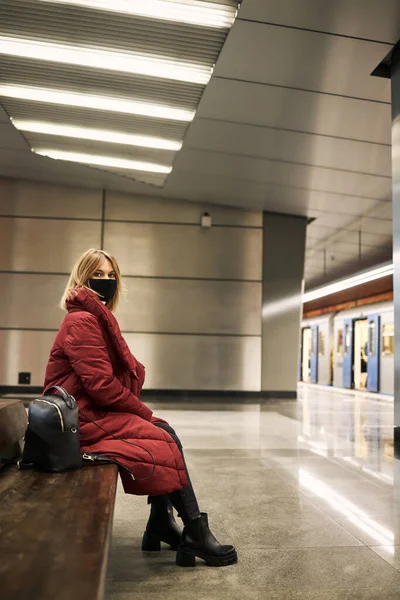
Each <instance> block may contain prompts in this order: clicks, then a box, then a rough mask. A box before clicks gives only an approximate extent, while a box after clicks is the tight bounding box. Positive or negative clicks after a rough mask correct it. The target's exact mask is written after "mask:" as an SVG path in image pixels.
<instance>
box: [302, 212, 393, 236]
mask: <svg viewBox="0 0 400 600" xmlns="http://www.w3.org/2000/svg"><path fill="white" fill-rule="evenodd" d="M392 227H393V225H392V221H384V220H378V219H367V218H365V217H360V219H359V220H358V222H357V223H356V222H353V223H349V224H347V225H345V226H343V227H342V229H343V235H346V236H347V235H349V238H351V236H352V235H353V234H357V236H358V234H359V231H361V232H362V234H363V235H365V234H373V235H377V236H383V237H386V238H391V237H392ZM336 231H337V227H336V226H335V224H334V225H332V226H330V227H329V226H326V225H321V222H320V219H317V220H316V221H313V222H312V223H310V224H309V225H308V227H307V235H312V236H313V237H314V238H321V239H325V238H326V237H327V236H329V235H332V233H334V232H336Z"/></svg>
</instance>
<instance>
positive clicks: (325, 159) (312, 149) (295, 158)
mask: <svg viewBox="0 0 400 600" xmlns="http://www.w3.org/2000/svg"><path fill="white" fill-rule="evenodd" d="M185 148H194V149H199V150H210V151H213V152H221V153H224V154H240V155H243V156H248V157H253V158H270V159H276V160H282V161H285V162H294V163H302V164H313V165H315V166H319V167H331V168H334V169H341V170H346V171H357V172H359V173H369V174H372V175H382V176H386V177H391V175H392V170H391V148H390V146H389V145H387V146H385V145H383V144H372V143H365V142H357V141H354V140H345V139H342V138H338V137H329V136H324V135H314V134H310V133H301V132H298V131H285V130H282V129H274V128H271V127H258V126H257V125H246V124H241V123H230V122H226V121H215V120H211V119H210V120H209V119H202V118H196V119H195V120H194V121H193V122H192V123H191V125H190V126H189V129H188V132H187V134H186V137H185Z"/></svg>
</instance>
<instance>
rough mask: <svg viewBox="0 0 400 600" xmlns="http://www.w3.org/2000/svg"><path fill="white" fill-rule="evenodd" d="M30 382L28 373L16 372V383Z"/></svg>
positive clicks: (26, 383)
mask: <svg viewBox="0 0 400 600" xmlns="http://www.w3.org/2000/svg"><path fill="white" fill-rule="evenodd" d="M30 382H31V374H30V373H18V383H22V384H25V385H29V384H30Z"/></svg>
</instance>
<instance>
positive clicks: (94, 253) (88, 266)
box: [60, 248, 123, 311]
mask: <svg viewBox="0 0 400 600" xmlns="http://www.w3.org/2000/svg"><path fill="white" fill-rule="evenodd" d="M104 258H106V259H107V260H109V261H110V263H111V265H112V268H113V269H114V272H115V280H116V282H117V291H116V292H115V295H114V298H112V300H109V301H107V302H106V306H107V308H109V309H110V310H111V311H114V310H116V308H117V306H118V303H119V300H120V298H121V294H122V291H123V288H122V280H121V272H120V270H119V266H118V263H117V261H116V260H115V258H114V257H113V256H111V254H109V253H108V252H105V251H104V250H96V249H95V248H90V250H86V252H85V253H84V254H82V256H81V257H80V258H78V260H77V261H76V263H75V265H74V268H73V269H72V273H71V275H70V277H69V280H68V283H67V287H66V288H65V291H64V294H63V296H62V298H61V302H60V308H63V309H64V310H66V308H67V306H66V303H67V300H70V299H71V298H73V297H74V295H75V294H76V290H78V289H79V288H86V289H89V290H91V291H92V292H93V293H94V294H97V292H95V291H94V290H92V289H91V288H90V287H89V286H88V282H89V279H91V277H93V275H94V274H95V273H96V271H97V269H98V268H99V265H100V263H101V262H102V260H103V259H104ZM97 296H99V294H97Z"/></svg>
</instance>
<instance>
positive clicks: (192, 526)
mask: <svg viewBox="0 0 400 600" xmlns="http://www.w3.org/2000/svg"><path fill="white" fill-rule="evenodd" d="M196 556H197V557H198V558H201V559H202V560H204V561H205V563H206V565H208V566H209V567H227V566H228V565H233V564H235V563H236V562H237V559H238V557H237V552H236V550H235V548H234V547H233V546H222V545H221V544H220V543H219V542H218V540H217V539H216V538H215V537H214V536H213V534H212V533H211V531H210V529H209V526H208V518H207V514H206V513H201V514H200V517H198V518H197V519H194V520H193V521H190V522H189V523H188V524H187V525H185V528H184V530H183V533H182V542H181V544H180V546H179V548H178V552H177V555H176V564H177V565H180V566H182V567H194V566H195V564H196Z"/></svg>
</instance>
